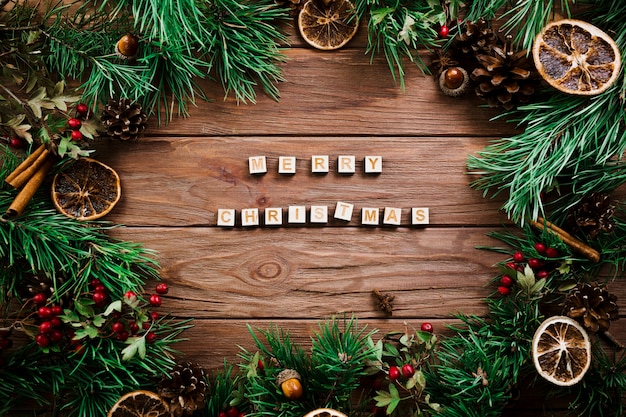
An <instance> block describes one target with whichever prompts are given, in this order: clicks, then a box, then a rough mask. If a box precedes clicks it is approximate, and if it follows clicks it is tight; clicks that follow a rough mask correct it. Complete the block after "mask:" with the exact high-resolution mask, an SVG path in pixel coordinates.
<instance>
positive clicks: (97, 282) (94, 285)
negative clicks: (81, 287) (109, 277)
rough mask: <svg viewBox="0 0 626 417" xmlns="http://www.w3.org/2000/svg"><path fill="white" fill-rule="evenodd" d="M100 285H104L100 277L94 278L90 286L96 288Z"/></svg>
mask: <svg viewBox="0 0 626 417" xmlns="http://www.w3.org/2000/svg"><path fill="white" fill-rule="evenodd" d="M98 285H102V281H100V280H99V279H98V278H94V279H92V280H91V281H89V288H91V289H95V288H96V287H97V286H98Z"/></svg>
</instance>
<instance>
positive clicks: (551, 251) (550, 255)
mask: <svg viewBox="0 0 626 417" xmlns="http://www.w3.org/2000/svg"><path fill="white" fill-rule="evenodd" d="M546 256H547V257H548V258H558V257H559V251H558V250H556V249H554V248H548V249H546Z"/></svg>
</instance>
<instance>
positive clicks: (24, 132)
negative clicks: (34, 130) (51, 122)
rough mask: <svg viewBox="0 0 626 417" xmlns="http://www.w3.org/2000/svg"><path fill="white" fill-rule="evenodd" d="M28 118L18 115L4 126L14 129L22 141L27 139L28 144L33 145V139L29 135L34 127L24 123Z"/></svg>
mask: <svg viewBox="0 0 626 417" xmlns="http://www.w3.org/2000/svg"><path fill="white" fill-rule="evenodd" d="M25 118H26V115H25V114H18V115H17V116H15V117H14V118H12V119H10V120H8V121H7V122H6V123H5V124H4V125H5V126H7V127H10V128H11V129H13V132H15V134H16V135H17V136H19V137H20V138H22V139H26V140H27V141H28V143H32V141H33V137H32V135H31V134H30V133H29V130H30V128H31V127H32V126H31V125H29V124H25V123H22V122H23V121H24V119H25Z"/></svg>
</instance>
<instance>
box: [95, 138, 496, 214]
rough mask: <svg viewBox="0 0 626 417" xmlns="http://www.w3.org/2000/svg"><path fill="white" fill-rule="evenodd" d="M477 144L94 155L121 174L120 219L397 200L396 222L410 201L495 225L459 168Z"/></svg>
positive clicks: (159, 145) (298, 145)
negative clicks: (289, 164)
mask: <svg viewBox="0 0 626 417" xmlns="http://www.w3.org/2000/svg"><path fill="white" fill-rule="evenodd" d="M484 143H485V141H484V140H482V139H480V138H466V137H430V138H429V137H419V138H409V137H360V136H359V137H266V136H254V137H247V136H245V137H232V136H227V137H210V138H193V137H191V138H189V137H185V138H177V139H175V140H171V139H166V138H154V137H146V138H144V139H142V140H141V141H138V142H134V143H129V144H120V145H117V146H105V147H103V148H102V149H100V150H98V152H97V155H98V158H99V159H100V160H101V161H103V162H105V163H107V164H109V165H110V166H111V167H113V168H114V169H115V170H116V171H117V172H118V173H119V174H120V176H121V178H122V187H123V190H122V200H121V202H120V203H119V204H118V206H116V208H115V210H114V211H113V212H112V213H111V215H110V216H109V219H110V220H112V221H117V222H121V223H124V224H127V225H137V226H139V225H141V226H143V225H177V226H187V225H207V226H215V225H216V224H217V218H216V213H217V210H218V209H220V208H232V209H236V210H241V209H243V208H254V207H258V208H261V209H263V208H266V207H283V208H286V207H288V206H289V205H305V206H307V207H310V206H311V205H326V206H328V207H329V208H330V207H332V209H333V210H334V207H335V204H336V203H337V201H346V202H349V203H352V204H354V205H355V207H356V208H357V209H358V210H355V212H354V213H353V220H352V222H351V223H350V224H349V226H355V225H359V224H360V217H359V216H360V208H362V207H379V208H383V207H387V206H389V207H399V208H403V209H404V210H403V219H402V223H403V224H409V220H408V217H409V209H410V208H411V207H429V208H430V212H431V219H430V221H431V224H433V225H438V226H441V225H476V224H483V225H485V224H488V225H498V224H500V223H502V222H505V221H506V218H505V216H504V215H502V214H500V213H499V212H498V209H499V207H500V206H501V205H502V202H503V200H502V199H501V198H499V199H495V200H491V199H485V198H483V197H482V194H481V192H479V191H476V190H473V189H471V188H470V187H469V184H470V182H471V181H472V179H473V177H472V176H471V175H468V174H466V172H465V161H466V158H467V155H468V153H470V152H473V151H475V150H477V149H479V147H480V146H481V145H482V144H484ZM104 145H107V144H104ZM317 154H320V155H329V157H330V161H331V164H330V165H331V166H330V172H329V173H328V174H323V175H320V174H312V173H311V160H310V159H311V156H312V155H317ZM256 155H265V156H266V157H267V161H268V173H267V174H265V175H260V176H259V175H251V174H249V170H248V157H249V156H256ZM281 155H284V156H286V155H291V156H296V158H297V162H296V164H297V172H296V174H295V175H282V174H278V172H277V164H278V158H279V156H281ZM338 155H354V156H356V159H357V166H356V173H355V174H354V175H345V174H339V173H337V167H336V162H337V156H338ZM366 155H380V156H382V158H383V172H382V173H381V174H379V175H372V174H365V173H364V170H363V158H364V157H365V156H366ZM331 223H332V222H331ZM332 224H336V222H335V223H332ZM340 225H343V223H340Z"/></svg>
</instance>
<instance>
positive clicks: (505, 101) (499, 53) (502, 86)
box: [471, 36, 538, 110]
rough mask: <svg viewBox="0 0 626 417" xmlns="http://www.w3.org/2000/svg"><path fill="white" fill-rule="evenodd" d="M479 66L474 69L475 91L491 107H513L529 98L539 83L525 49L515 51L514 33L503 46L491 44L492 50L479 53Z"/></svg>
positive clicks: (509, 108)
mask: <svg viewBox="0 0 626 417" xmlns="http://www.w3.org/2000/svg"><path fill="white" fill-rule="evenodd" d="M476 59H477V60H478V62H479V64H480V66H479V67H478V68H476V69H474V71H472V75H471V77H472V80H474V82H475V83H476V84H477V86H476V95H478V97H481V98H484V99H486V100H487V102H488V103H489V105H490V106H491V107H503V108H504V109H505V110H512V109H514V108H516V107H517V106H518V105H519V104H522V103H527V102H528V101H530V96H532V95H533V94H534V93H535V88H536V86H537V84H538V78H537V73H536V70H535V66H534V64H533V61H532V59H531V58H529V57H528V56H527V54H526V51H519V52H513V49H512V46H511V37H510V36H509V37H507V40H506V42H505V44H504V47H499V46H495V45H494V46H492V47H491V52H490V53H489V54H479V55H477V56H476Z"/></svg>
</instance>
